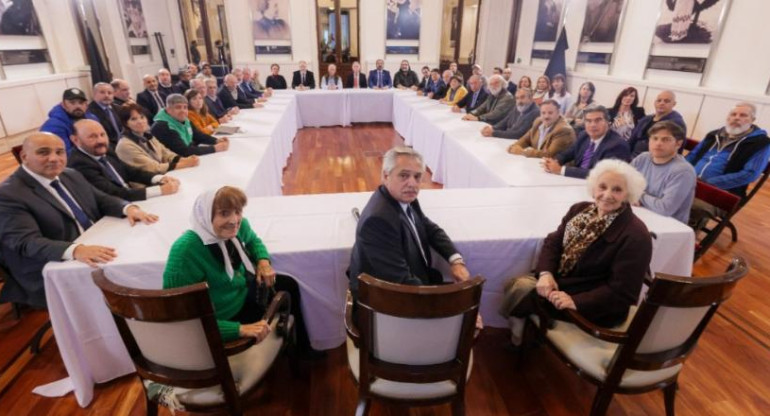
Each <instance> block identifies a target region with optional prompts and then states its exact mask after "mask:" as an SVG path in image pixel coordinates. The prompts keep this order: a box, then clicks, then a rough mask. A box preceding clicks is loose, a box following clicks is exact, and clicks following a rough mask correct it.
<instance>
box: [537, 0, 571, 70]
mask: <svg viewBox="0 0 770 416" xmlns="http://www.w3.org/2000/svg"><path fill="white" fill-rule="evenodd" d="M568 3H569V0H538V7H537V22H536V24H535V36H534V41H533V43H532V54H531V55H530V65H536V66H538V65H540V64H542V65H543V66H545V63H544V62H547V61H548V60H549V59H551V55H552V54H553V49H554V48H555V47H556V37H557V36H558V35H559V31H560V30H561V28H562V25H563V23H564V18H565V16H566V15H567V5H568ZM537 60H539V62H538V61H537Z"/></svg>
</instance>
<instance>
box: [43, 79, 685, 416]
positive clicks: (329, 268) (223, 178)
mask: <svg viewBox="0 0 770 416" xmlns="http://www.w3.org/2000/svg"><path fill="white" fill-rule="evenodd" d="M310 93H312V92H310ZM335 93H336V94H337V96H338V97H345V96H346V95H345V94H340V92H335ZM316 95H318V96H322V95H324V94H316ZM347 96H348V97H355V98H354V100H361V103H359V104H358V105H357V106H363V105H364V104H365V103H364V101H363V100H366V99H371V100H373V101H372V102H373V103H374V104H372V105H370V106H368V107H367V108H375V107H376V108H379V106H384V105H385V104H384V103H385V102H386V101H387V99H390V100H391V102H392V105H393V108H392V109H390V112H389V114H390V115H389V117H391V118H392V119H393V121H394V124H398V125H399V126H400V127H399V128H403V129H408V130H410V131H411V132H412V133H411V134H412V135H411V137H412V143H414V144H417V143H421V146H423V147H424V149H425V150H430V149H433V150H434V151H435V152H437V153H435V154H433V153H431V158H432V160H434V162H431V163H436V165H434V166H436V169H439V170H441V172H443V174H444V175H445V177H446V179H447V180H450V181H453V183H457V184H460V183H464V184H466V185H468V186H476V187H478V186H483V185H479V184H483V183H484V181H487V183H489V184H490V185H492V184H493V183H492V182H493V181H497V182H495V183H499V184H500V185H499V186H500V187H499V188H497V189H494V190H490V189H448V190H441V191H423V192H422V193H421V195H420V201H421V204H422V206H423V208H424V209H425V211H426V213H427V215H428V216H429V217H431V218H432V219H433V220H434V221H435V222H437V223H438V224H441V225H442V226H443V227H444V228H445V229H446V231H447V232H448V234H449V235H450V236H451V237H452V239H453V240H454V241H455V243H456V244H457V246H458V248H459V250H460V251H461V252H462V253H463V255H464V257H465V258H466V261H467V263H468V266H469V269H470V270H471V272H472V273H474V274H481V275H483V276H484V277H485V278H486V279H487V283H486V284H485V286H484V294H483V298H482V306H481V313H482V315H483V317H484V319H485V321H486V323H487V325H491V326H504V325H505V321H504V320H503V319H502V318H501V317H499V316H498V315H497V314H496V312H495V311H496V309H497V305H498V304H499V300H500V296H501V295H502V290H501V288H502V285H503V282H504V281H505V280H506V279H507V278H509V277H511V276H516V275H521V274H523V273H526V272H527V271H529V270H530V269H531V267H532V265H533V262H534V259H535V258H536V255H537V252H538V248H539V245H540V244H541V241H542V239H543V238H544V237H545V235H546V234H547V233H549V232H551V231H553V230H554V229H555V228H556V226H557V224H558V223H559V221H560V220H561V218H562V216H563V215H564V213H566V211H567V209H568V208H569V206H570V205H571V204H573V203H574V202H577V201H580V200H584V199H586V198H587V197H588V195H587V193H586V190H585V188H584V187H583V186H575V185H576V184H578V185H582V181H579V182H576V183H558V182H553V183H545V182H543V183H540V184H539V185H540V186H529V185H531V181H538V180H542V181H545V180H550V178H551V177H552V178H557V179H558V178H559V177H557V176H551V177H548V176H545V177H541V176H539V175H536V174H534V173H533V174H532V176H531V177H529V178H518V177H517V176H516V175H514V173H516V171H515V170H511V171H510V172H513V173H510V176H506V175H509V171H507V170H505V169H497V168H493V167H490V166H489V165H490V164H492V163H497V162H496V161H497V159H496V158H497V157H501V159H500V162H499V163H500V164H501V165H500V166H502V165H503V164H505V166H507V165H508V164H511V165H516V164H522V166H524V165H523V164H527V163H528V164H530V165H531V164H532V163H536V162H535V161H531V160H526V159H524V158H516V157H513V156H509V155H506V154H503V155H502V156H499V155H495V154H494V153H493V152H492V151H491V150H490V149H492V150H494V149H495V147H494V146H498V148H501V147H500V146H502V145H501V144H500V143H499V142H496V141H494V139H484V140H488V141H487V142H483V141H481V142H478V143H475V142H473V141H474V140H477V141H479V140H481V139H479V138H477V137H475V136H474V135H473V134H474V133H473V130H474V129H475V130H476V131H477V127H478V125H479V124H480V123H468V122H461V121H459V116H458V115H457V114H453V113H449V112H447V111H448V108H447V107H445V106H441V107H437V106H438V104H437V103H435V102H431V101H428V100H426V99H424V98H418V97H415V96H414V95H413V94H407V93H402V92H389V91H372V92H368V93H361V92H352V93H351V94H348V95H347ZM296 97H302V98H296ZM307 97H315V95H311V94H308V92H303V93H301V94H299V93H298V94H291V93H284V94H277V95H276V97H274V98H272V99H271V100H270V102H269V103H268V104H267V105H266V107H265V108H263V109H256V110H247V111H242V112H241V113H240V114H239V115H238V116H237V117H236V119H235V120H234V123H235V124H237V125H239V126H240V127H241V128H242V129H243V133H240V134H237V135H234V136H232V139H231V142H232V144H231V147H230V150H229V151H228V152H223V153H217V154H214V155H209V156H205V157H202V158H201V166H200V167H198V168H193V169H182V170H179V171H174V172H172V173H171V174H172V175H174V176H176V177H178V178H180V180H181V181H182V186H181V188H180V192H179V193H177V194H175V195H171V196H166V197H160V198H155V199H151V200H148V201H144V202H141V203H139V205H140V206H141V207H142V208H144V209H146V210H147V211H150V212H154V213H157V214H159V216H160V218H161V220H160V221H159V222H158V223H157V224H154V225H149V226H148V225H142V224H139V225H137V226H135V227H129V226H128V224H127V223H126V221H125V220H120V219H116V218H104V219H102V220H101V221H99V222H98V223H97V224H96V225H94V226H93V227H92V228H90V229H89V230H88V232H86V233H85V234H83V235H82V236H81V237H80V238H79V239H78V242H81V243H86V244H100V245H106V246H111V247H115V248H116V249H117V252H118V258H117V259H116V260H115V261H113V262H112V263H109V264H107V265H105V270H106V272H107V275H108V276H109V277H110V278H111V279H113V280H115V281H116V282H117V283H119V284H122V285H126V286H130V287H138V288H153V289H157V288H160V287H161V285H162V272H163V268H164V265H165V261H166V258H167V256H168V251H169V249H170V247H171V244H172V243H173V242H174V241H175V240H176V239H177V238H178V237H179V235H181V233H182V232H183V231H184V230H185V229H187V228H189V225H188V218H189V215H190V211H191V206H192V203H193V201H194V199H195V198H196V197H197V195H198V194H199V193H200V192H201V191H203V190H205V189H211V188H215V187H218V186H221V185H224V184H229V185H234V186H239V187H245V188H246V189H247V191H248V194H249V196H250V197H251V198H250V200H249V204H248V206H247V207H246V211H245V216H246V217H247V218H249V220H250V221H251V223H252V226H253V228H254V229H255V231H256V232H257V233H258V234H259V235H260V236H261V237H262V239H263V241H264V242H265V244H266V245H267V247H268V250H269V251H270V253H271V255H272V259H273V263H274V265H275V268H276V270H278V271H280V272H286V273H289V274H292V275H294V276H296V277H297V279H298V283H299V284H300V289H301V293H302V308H303V311H304V312H305V316H306V320H307V324H308V330H309V334H310V338H311V342H312V344H313V346H314V347H315V348H320V349H324V348H332V347H336V346H338V345H340V344H341V343H342V342H343V341H344V338H345V333H344V330H343V325H342V322H343V319H342V313H343V295H344V292H345V289H346V288H347V280H346V278H345V276H344V271H345V270H346V268H347V266H348V262H349V258H350V249H351V247H352V245H353V242H354V238H355V223H354V220H353V217H352V215H351V214H350V209H351V208H352V207H354V206H355V207H358V208H361V209H362V208H363V207H364V205H365V204H366V202H367V200H368V198H369V195H370V193H353V194H327V195H303V196H293V197H279V196H275V197H263V198H259V197H254V196H258V195H280V192H281V186H280V181H281V170H282V168H283V166H284V164H285V161H286V158H287V157H288V155H289V154H290V153H291V145H292V139H293V137H294V135H295V133H296V130H297V128H298V126H300V125H303V124H304V122H303V121H302V120H300V118H301V117H302V112H301V111H300V110H299V107H298V104H297V103H301V102H303V100H304V98H307ZM386 97H387V98H386ZM313 99H314V98H311V100H313ZM380 116H381V117H383V118H384V117H386V114H385V112H384V111H383V112H382V114H380V115H379V116H373V117H380ZM474 124H476V126H473V125H474ZM431 126H434V127H433V128H432V129H431ZM402 134H403V133H402ZM446 143H451V145H450V146H445V144H446ZM474 143H475V144H474ZM484 152H489V153H484ZM428 153H430V152H428ZM485 158H486V159H485ZM445 161H447V162H446V163H445ZM442 164H443V165H442ZM484 169H487V170H484ZM521 169H524V168H521ZM455 172H458V173H457V174H456V173H455ZM495 173H502V176H500V177H498V178H497V179H494V177H495V175H494V174H495ZM519 174H521V175H524V174H526V172H525V171H524V170H521V172H519ZM543 175H545V174H543ZM466 176H468V177H470V179H468V178H465V177H466ZM455 177H457V179H455ZM461 178H465V179H461ZM561 179H565V178H561ZM463 181H464V182H463ZM635 211H636V212H637V214H638V215H639V216H640V217H641V218H642V219H643V220H644V221H645V223H646V224H647V226H648V227H649V228H650V230H651V231H654V232H655V233H656V234H657V236H658V239H657V240H656V243H655V252H654V258H653V264H652V267H653V270H655V271H664V272H667V273H673V274H680V275H689V274H690V270H691V267H692V254H693V252H692V247H693V235H692V232H691V230H690V229H689V228H687V227H686V226H684V225H683V224H681V223H679V222H677V221H675V220H673V219H670V218H664V217H660V216H658V215H656V214H653V213H651V212H649V211H646V210H644V209H635ZM436 257H437V256H436ZM437 266H438V267H439V268H443V269H445V270H446V268H447V267H446V264H445V263H443V262H439V264H437ZM90 272H91V269H89V268H88V267H87V266H85V265H84V264H81V263H78V262H61V263H49V264H48V265H47V266H46V268H45V270H44V272H43V274H44V279H45V285H46V295H47V299H48V306H49V312H50V317H51V322H52V324H53V329H54V332H55V337H56V341H57V343H58V344H59V351H60V353H61V356H62V360H63V361H64V364H65V367H66V368H67V372H68V373H69V375H70V377H71V382H72V385H73V387H74V390H75V395H76V398H77V400H78V403H79V404H80V405H81V406H86V405H88V403H90V401H91V399H92V397H93V386H94V383H101V382H106V381H109V380H111V379H114V378H116V377H120V376H123V375H125V374H129V373H131V372H133V371H134V368H133V365H132V363H131V361H130V359H129V357H128V355H127V352H126V350H125V347H124V346H123V343H122V341H121V340H120V337H119V335H118V331H117V329H116V327H115V324H114V322H113V320H112V318H111V316H110V314H109V313H108V310H107V308H106V306H105V305H104V302H103V300H102V296H101V294H100V293H99V290H98V289H97V288H96V286H95V285H94V284H93V282H92V281H91V276H90Z"/></svg>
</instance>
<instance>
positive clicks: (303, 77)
mask: <svg viewBox="0 0 770 416" xmlns="http://www.w3.org/2000/svg"><path fill="white" fill-rule="evenodd" d="M300 75H301V76H302V82H300V84H302V85H305V73H304V72H300Z"/></svg>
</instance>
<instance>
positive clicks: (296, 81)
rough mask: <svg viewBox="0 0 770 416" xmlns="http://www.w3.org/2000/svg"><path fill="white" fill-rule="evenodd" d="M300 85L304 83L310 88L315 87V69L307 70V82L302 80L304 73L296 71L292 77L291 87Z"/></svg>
mask: <svg viewBox="0 0 770 416" xmlns="http://www.w3.org/2000/svg"><path fill="white" fill-rule="evenodd" d="M300 85H304V86H306V87H308V88H310V89H313V88H315V78H314V77H313V71H305V82H302V74H301V73H300V71H299V70H296V71H294V74H293V75H292V77H291V88H297V87H299V86H300Z"/></svg>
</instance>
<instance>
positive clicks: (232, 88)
mask: <svg viewBox="0 0 770 416" xmlns="http://www.w3.org/2000/svg"><path fill="white" fill-rule="evenodd" d="M217 97H219V99H220V100H221V101H222V106H223V107H224V108H231V107H238V108H243V109H246V108H257V107H262V104H257V103H255V102H254V100H253V99H250V98H248V97H246V94H245V93H244V92H243V91H241V89H240V88H238V78H236V76H235V75H233V74H227V75H225V81H224V83H223V84H222V88H220V89H219V92H218V93H217Z"/></svg>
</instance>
